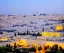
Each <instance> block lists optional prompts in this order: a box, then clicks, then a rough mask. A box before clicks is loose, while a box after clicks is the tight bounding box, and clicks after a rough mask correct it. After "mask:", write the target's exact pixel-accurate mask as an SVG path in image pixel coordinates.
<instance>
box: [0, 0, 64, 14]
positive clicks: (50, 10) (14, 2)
mask: <svg viewBox="0 0 64 53" xmlns="http://www.w3.org/2000/svg"><path fill="white" fill-rule="evenodd" d="M37 12H38V13H39V14H40V13H46V14H64V0H0V14H4V15H8V14H11V15H25V14H27V15H29V14H36V13H37Z"/></svg>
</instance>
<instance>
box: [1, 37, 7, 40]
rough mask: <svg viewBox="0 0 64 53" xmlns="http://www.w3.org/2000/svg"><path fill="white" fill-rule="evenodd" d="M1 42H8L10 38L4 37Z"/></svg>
mask: <svg viewBox="0 0 64 53" xmlns="http://www.w3.org/2000/svg"><path fill="white" fill-rule="evenodd" d="M0 41H8V38H7V37H2V38H1V39H0Z"/></svg>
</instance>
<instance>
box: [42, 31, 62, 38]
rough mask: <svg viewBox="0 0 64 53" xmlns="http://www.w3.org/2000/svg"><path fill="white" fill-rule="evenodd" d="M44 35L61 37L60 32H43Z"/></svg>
mask: <svg viewBox="0 0 64 53" xmlns="http://www.w3.org/2000/svg"><path fill="white" fill-rule="evenodd" d="M42 36H45V37H49V36H55V37H60V36H61V34H60V33H59V32H42Z"/></svg>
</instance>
